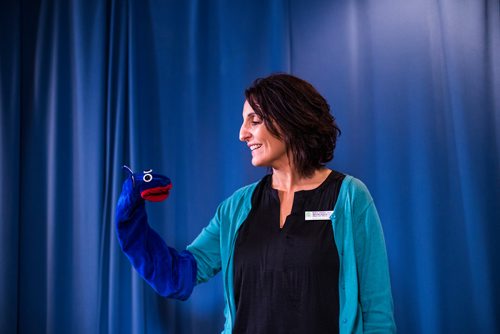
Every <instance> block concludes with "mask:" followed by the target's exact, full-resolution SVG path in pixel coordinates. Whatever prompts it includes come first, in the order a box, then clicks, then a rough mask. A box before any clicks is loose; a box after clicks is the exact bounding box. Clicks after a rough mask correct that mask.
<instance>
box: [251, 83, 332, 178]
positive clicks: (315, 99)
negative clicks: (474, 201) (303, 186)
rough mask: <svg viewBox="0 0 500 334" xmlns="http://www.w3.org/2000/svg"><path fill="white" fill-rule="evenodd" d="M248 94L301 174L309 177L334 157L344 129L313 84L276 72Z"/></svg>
mask: <svg viewBox="0 0 500 334" xmlns="http://www.w3.org/2000/svg"><path fill="white" fill-rule="evenodd" d="M245 97H246V99H247V101H248V103H249V104H250V106H251V107H252V109H253V110H254V111H255V113H256V114H257V115H258V116H259V117H260V118H261V119H262V120H263V121H264V124H265V126H266V128H267V129H268V130H269V132H271V134H272V135H274V136H275V137H276V138H278V139H280V140H283V141H284V142H285V145H286V148H287V151H288V153H289V154H291V156H292V158H291V160H292V161H293V163H294V166H295V168H296V169H297V171H298V173H299V175H301V176H303V177H310V176H312V175H313V174H314V171H315V170H317V169H319V168H321V167H323V166H324V165H325V164H326V163H327V162H328V161H330V160H332V159H333V152H334V150H335V146H336V142H337V137H338V136H339V135H340V133H341V131H340V129H339V127H338V126H337V123H336V122H335V118H334V117H333V116H332V115H331V114H330V106H329V105H328V103H327V102H326V100H325V99H324V98H323V96H321V95H320V94H319V93H318V91H317V90H316V89H315V88H314V87H313V86H312V85H311V84H310V83H308V82H307V81H305V80H302V79H300V78H297V77H295V76H293V75H289V74H281V73H280V74H273V75H270V76H268V77H265V78H258V79H256V80H255V81H254V82H253V84H252V85H251V86H250V87H248V88H247V89H246V90H245Z"/></svg>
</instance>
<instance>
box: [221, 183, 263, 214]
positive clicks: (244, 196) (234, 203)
mask: <svg viewBox="0 0 500 334" xmlns="http://www.w3.org/2000/svg"><path fill="white" fill-rule="evenodd" d="M260 182H261V180H259V181H256V182H254V183H251V184H248V185H246V186H244V187H241V188H239V189H238V190H236V191H235V192H234V193H233V194H232V195H230V196H229V197H227V198H226V199H225V200H224V201H222V203H221V204H220V205H219V209H218V210H219V211H227V210H229V211H231V212H234V211H235V210H238V209H240V208H241V207H246V206H250V205H251V200H252V194H253V192H254V190H255V188H256V187H257V185H258V184H259V183H260Z"/></svg>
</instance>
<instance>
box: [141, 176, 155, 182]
mask: <svg viewBox="0 0 500 334" xmlns="http://www.w3.org/2000/svg"><path fill="white" fill-rule="evenodd" d="M142 179H143V180H144V182H151V181H152V180H153V175H151V174H144V176H143V177H142Z"/></svg>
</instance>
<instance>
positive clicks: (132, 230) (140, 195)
mask: <svg viewBox="0 0 500 334" xmlns="http://www.w3.org/2000/svg"><path fill="white" fill-rule="evenodd" d="M123 168H124V169H125V170H126V171H127V172H128V173H129V176H128V178H127V179H126V180H125V182H124V183H123V187H122V192H121V194H120V198H119V199H118V204H117V207H116V216H115V218H116V232H117V236H118V241H119V243H120V247H121V249H122V250H123V252H124V253H125V254H126V255H127V257H128V259H129V260H130V262H131V264H132V266H133V267H134V268H135V269H136V270H137V272H138V273H139V275H141V277H142V278H143V279H144V280H145V281H146V282H148V283H149V285H151V286H152V287H153V289H154V290H155V291H156V292H157V293H159V294H160V295H162V296H164V297H171V298H176V299H181V300H185V299H187V298H188V297H189V296H190V295H191V292H192V290H193V287H194V285H195V282H196V261H195V259H194V257H193V255H192V254H191V253H190V252H189V251H186V250H185V251H182V252H178V251H177V250H175V249H173V248H171V247H168V246H167V245H166V244H165V242H164V241H163V240H162V238H161V237H160V236H159V235H158V234H157V233H156V232H155V231H154V230H153V229H152V228H151V227H150V226H149V224H148V217H147V214H146V203H145V201H152V202H160V201H163V200H165V199H167V197H168V195H169V194H170V189H172V183H171V182H170V179H169V178H168V177H166V176H163V175H159V174H153V171H152V170H148V171H144V172H142V173H133V172H132V170H131V169H130V168H129V167H127V166H123Z"/></svg>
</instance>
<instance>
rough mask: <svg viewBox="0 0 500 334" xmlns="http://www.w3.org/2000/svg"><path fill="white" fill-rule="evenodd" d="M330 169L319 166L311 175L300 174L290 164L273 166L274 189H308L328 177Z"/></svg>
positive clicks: (285, 190) (292, 190)
mask: <svg viewBox="0 0 500 334" xmlns="http://www.w3.org/2000/svg"><path fill="white" fill-rule="evenodd" d="M330 172H331V170H330V169H327V168H320V169H317V170H315V171H314V173H313V175H311V177H303V176H300V175H299V173H298V172H297V170H296V169H295V168H293V166H291V165H290V164H288V165H286V166H283V167H281V168H273V183H272V186H273V188H274V189H276V190H279V191H284V192H295V191H300V190H310V189H314V188H316V187H318V186H319V185H320V184H321V183H323V181H324V180H325V179H326V178H327V177H328V175H329V174H330Z"/></svg>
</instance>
